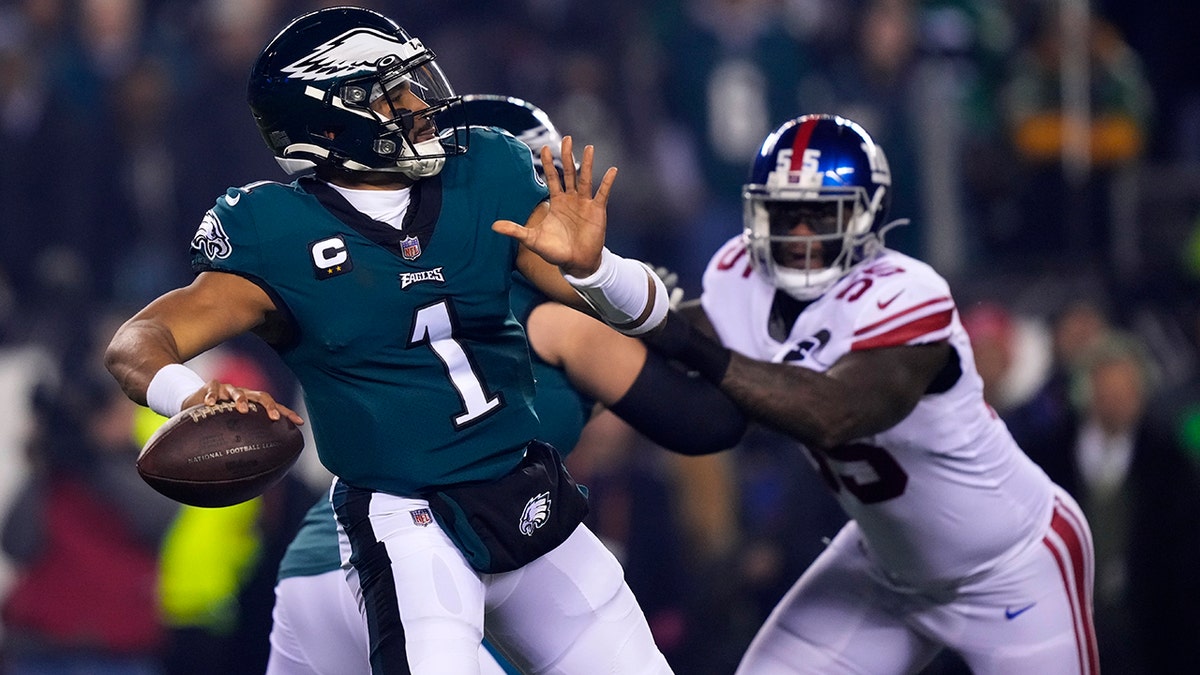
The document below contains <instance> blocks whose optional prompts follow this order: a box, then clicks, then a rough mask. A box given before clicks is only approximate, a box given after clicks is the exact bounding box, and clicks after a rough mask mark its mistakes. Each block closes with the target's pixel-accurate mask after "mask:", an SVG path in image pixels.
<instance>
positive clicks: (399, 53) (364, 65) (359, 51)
mask: <svg viewBox="0 0 1200 675" xmlns="http://www.w3.org/2000/svg"><path fill="white" fill-rule="evenodd" d="M422 51H424V47H423V46H422V45H421V42H420V41H419V40H417V39H416V38H412V39H410V40H409V41H408V42H401V41H399V40H397V39H396V38H394V37H392V36H390V35H388V34H386V33H381V32H379V31H377V30H374V29H372V28H355V29H354V30H350V31H346V32H345V33H342V34H341V35H339V36H337V37H335V38H333V39H332V40H329V41H328V42H325V43H324V44H322V45H320V46H319V47H317V48H316V49H314V50H313V51H312V53H311V54H309V55H308V56H305V57H304V58H302V59H300V60H298V61H296V62H294V63H292V64H291V65H288V66H285V67H284V68H283V69H282V70H283V72H284V73H287V74H288V75H290V76H292V77H294V78H296V79H298V80H306V81H314V82H315V81H319V80H332V79H336V78H340V77H348V76H350V75H354V74H357V73H362V72H372V71H374V70H375V69H376V67H377V65H378V64H379V62H380V59H381V58H386V57H388V56H394V57H398V58H399V59H401V60H407V59H409V58H411V57H413V56H415V55H417V54H419V53H420V52H422ZM384 65H387V64H386V63H385V64H384Z"/></svg>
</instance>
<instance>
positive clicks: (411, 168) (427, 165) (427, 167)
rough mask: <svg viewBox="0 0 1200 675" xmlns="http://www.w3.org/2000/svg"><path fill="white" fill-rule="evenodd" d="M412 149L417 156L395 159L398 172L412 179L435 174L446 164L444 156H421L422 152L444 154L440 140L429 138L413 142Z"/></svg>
mask: <svg viewBox="0 0 1200 675" xmlns="http://www.w3.org/2000/svg"><path fill="white" fill-rule="evenodd" d="M413 149H414V150H416V152H417V157H401V158H400V159H398V160H396V167H397V168H398V169H399V171H400V173H402V174H404V175H405V176H408V177H409V178H412V179H414V180H415V179H419V178H429V177H430V176H436V175H437V174H438V173H439V172H441V170H442V167H443V166H445V164H446V158H445V157H429V158H426V157H422V155H423V154H425V153H429V154H431V155H435V154H444V153H445V152H446V150H445V148H443V147H442V143H441V141H439V140H438V139H436V138H431V139H429V140H427V141H421V142H420V143H415V144H413Z"/></svg>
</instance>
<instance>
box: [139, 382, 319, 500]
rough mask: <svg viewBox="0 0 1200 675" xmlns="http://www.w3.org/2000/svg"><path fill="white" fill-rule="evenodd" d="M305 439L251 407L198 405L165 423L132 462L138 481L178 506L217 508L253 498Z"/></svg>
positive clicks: (297, 453) (292, 461) (272, 480)
mask: <svg viewBox="0 0 1200 675" xmlns="http://www.w3.org/2000/svg"><path fill="white" fill-rule="evenodd" d="M303 449H304V436H303V435H301V433H300V430H299V429H298V428H297V427H296V425H295V424H293V423H292V421H291V420H289V419H287V418H286V417H280V418H279V419H278V420H272V419H271V418H270V417H268V416H267V411H266V408H264V407H263V406H261V405H259V404H256V403H250V411H249V412H246V413H241V412H238V409H237V407H236V406H235V405H234V404H233V402H231V401H223V402H221V403H218V404H217V405H197V406H192V407H191V408H188V409H187V410H184V411H181V412H180V413H179V414H178V415H175V416H174V417H172V418H171V419H169V420H167V421H166V422H165V423H164V424H163V425H162V426H161V427H159V428H158V430H156V431H155V432H154V434H153V435H152V436H150V438H149V439H148V440H147V441H146V445H145V446H144V447H143V448H142V451H141V453H140V454H139V455H138V458H137V470H138V473H139V474H140V475H141V476H142V479H143V480H145V481H146V482H147V483H149V484H150V486H151V487H153V488H154V489H155V490H158V491H159V492H160V493H162V494H164V495H166V496H167V497H170V498H171V499H174V500H175V501H177V502H181V503H183V504H189V505H191V506H205V507H220V506H232V505H234V504H240V503H242V502H244V501H248V500H250V499H253V498H255V497H257V496H259V495H261V494H262V493H263V492H265V491H266V490H267V488H269V487H271V485H273V484H274V483H275V482H276V481H278V480H279V479H280V478H283V476H284V474H286V473H287V472H288V470H289V469H291V468H292V465H293V464H295V463H296V460H297V459H298V458H299V457H300V451H301V450H303Z"/></svg>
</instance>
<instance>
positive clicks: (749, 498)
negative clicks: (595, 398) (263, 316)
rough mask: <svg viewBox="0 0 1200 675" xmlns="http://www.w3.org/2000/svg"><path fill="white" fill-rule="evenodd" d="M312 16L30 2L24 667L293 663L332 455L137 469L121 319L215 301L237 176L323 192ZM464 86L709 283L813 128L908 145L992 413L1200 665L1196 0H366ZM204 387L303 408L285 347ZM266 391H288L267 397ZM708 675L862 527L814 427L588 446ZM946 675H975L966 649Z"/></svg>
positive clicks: (901, 241) (13, 24) (16, 599)
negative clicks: (285, 628)
mask: <svg viewBox="0 0 1200 675" xmlns="http://www.w3.org/2000/svg"><path fill="white" fill-rule="evenodd" d="M329 4H344V3H319V2H304V1H300V0H0V418H2V420H0V514H2V516H3V520H4V526H3V532H2V543H3V556H0V608H2V619H3V621H2V624H0V625H2V632H0V641H2V642H0V656H2V659H0V668H2V669H3V670H2V671H0V672H10V673H68V672H70V673H113V674H114V675H115V674H125V673H129V674H133V673H137V674H146V675H154V674H162V675H177V674H183V673H261V672H262V667H263V664H264V663H265V658H266V650H267V644H266V633H267V630H268V629H269V621H270V606H271V602H272V600H273V595H272V585H273V583H274V575H275V566H276V564H277V562H278V559H279V556H280V555H281V552H282V550H283V547H284V546H285V545H286V543H287V542H288V540H289V539H290V538H291V536H292V533H293V532H294V531H295V528H296V525H297V522H298V519H299V517H300V515H301V514H302V513H303V512H304V510H305V509H306V508H307V507H308V506H309V505H310V504H311V502H312V500H313V499H314V498H315V495H317V494H318V493H319V492H320V491H321V490H322V489H324V488H325V487H326V486H327V482H326V481H327V476H326V475H323V474H322V470H321V469H320V468H319V467H318V466H315V465H314V462H315V458H313V455H314V454H315V453H313V452H311V451H310V452H307V453H306V455H307V457H306V458H305V459H306V460H311V461H307V464H305V465H302V466H301V467H300V468H298V469H297V470H296V471H295V472H293V473H294V475H293V476H290V477H289V478H288V480H287V481H285V482H284V483H283V484H281V485H280V486H278V487H276V488H273V489H272V490H271V491H270V492H268V493H267V494H266V495H264V496H263V497H262V498H260V499H257V500H254V501H253V502H250V503H247V504H246V505H243V506H241V507H235V508H232V509H218V510H213V509H190V508H179V507H177V505H175V504H174V503H173V502H169V501H167V500H166V499H165V498H162V497H160V496H158V495H157V494H156V493H154V492H153V491H151V490H150V489H149V488H148V487H147V486H146V485H144V484H142V483H141V481H140V479H139V478H138V477H137V475H136V473H135V472H134V470H133V459H134V458H135V457H136V454H137V452H138V449H139V448H140V446H141V442H142V441H144V439H145V438H146V436H147V434H148V433H149V431H150V430H151V429H152V428H153V425H154V424H155V420H154V419H152V417H153V416H152V415H148V414H147V413H146V411H144V410H142V409H139V408H138V407H137V406H135V405H133V404H132V403H130V402H129V401H128V400H127V399H125V398H124V396H123V395H122V394H121V393H120V391H119V390H118V389H117V388H116V386H115V384H114V383H113V382H112V380H111V378H110V377H108V376H107V374H106V373H104V372H103V369H102V364H101V361H100V356H99V353H100V350H101V349H102V348H103V346H104V345H105V344H106V343H107V340H108V337H109V336H111V334H112V331H113V329H114V328H115V326H116V325H117V324H116V323H115V322H119V321H121V320H123V319H124V318H127V317H128V316H129V315H130V314H131V313H132V311H134V310H135V309H136V308H138V307H141V306H142V305H143V304H145V303H146V302H147V301H149V300H150V299H152V298H153V297H155V296H157V295H158V294H160V293H161V292H163V291H165V290H167V289H169V288H172V287H174V286H177V285H181V284H184V283H187V281H188V280H189V279H190V276H191V273H190V269H189V267H188V262H189V258H188V253H187V251H188V245H189V242H190V240H191V237H192V235H193V233H194V232H195V229H196V226H197V225H199V223H200V219H201V217H202V216H203V214H204V212H205V211H206V210H207V209H208V208H209V207H210V206H211V205H212V204H213V202H214V200H215V199H216V198H217V197H218V196H219V195H221V194H223V193H224V190H225V188H226V187H228V186H238V185H243V184H246V183H250V182H253V181H257V180H264V179H269V180H286V177H285V176H284V174H283V173H282V171H280V169H279V168H278V166H277V165H276V163H275V161H274V159H273V158H272V156H271V154H270V153H269V152H268V151H267V149H266V147H265V146H264V144H263V142H262V140H261V138H260V137H259V136H258V132H257V130H256V128H255V126H254V123H253V121H252V119H251V117H250V113H249V110H248V108H247V106H246V103H245V88H246V79H247V75H248V69H249V66H250V64H251V63H252V62H253V60H254V58H255V57H256V56H257V54H258V51H259V50H260V49H261V47H262V46H263V45H264V44H265V43H266V42H267V40H269V39H270V37H272V36H273V35H274V34H275V33H276V32H277V31H278V30H279V29H281V28H282V27H283V25H284V24H285V23H286V22H287V20H289V19H290V18H292V17H293V16H295V15H297V14H299V13H301V12H303V11H306V10H310V9H315V8H317V7H319V6H325V5H329ZM357 4H360V5H363V6H367V7H371V8H374V9H377V10H380V11H381V12H383V13H384V14H387V15H389V16H391V17H393V18H395V19H396V20H397V21H398V22H399V23H400V24H401V25H402V26H404V27H405V28H406V29H407V30H408V31H409V32H410V33H412V34H413V35H415V36H417V37H419V38H420V39H421V40H422V41H423V42H424V43H425V44H426V45H428V46H429V47H431V48H432V49H433V50H434V51H435V53H436V54H437V56H438V62H439V63H440V64H441V66H442V68H443V70H444V71H445V72H446V74H447V76H448V77H449V79H450V81H451V82H452V83H453V84H454V86H455V88H456V89H457V90H458V92H459V93H494V94H507V95H512V96H518V97H521V98H524V99H527V100H529V101H531V102H533V103H535V104H536V105H538V106H540V107H542V108H543V109H545V110H546V111H547V112H548V113H549V115H550V117H551V119H552V120H553V121H554V122H555V124H556V125H557V126H558V127H559V129H560V130H561V131H563V132H564V133H568V134H571V135H573V136H574V137H575V138H576V139H577V141H579V142H584V143H592V144H595V146H596V149H597V164H598V165H600V166H602V167H603V166H609V165H615V166H618V167H619V168H620V170H621V172H620V176H619V178H618V179H617V183H616V187H615V191H614V196H613V199H612V202H611V203H610V208H609V243H610V246H611V247H612V248H613V249H614V250H616V251H619V252H621V253H622V254H625V255H629V256H633V257H639V258H641V259H643V260H646V261H649V262H651V263H653V264H656V265H663V266H666V267H668V268H670V269H672V270H675V271H676V272H678V273H679V275H680V279H681V282H682V286H683V288H684V289H685V291H686V292H687V294H688V296H689V297H695V295H696V294H697V293H698V292H699V289H700V276H701V273H702V271H703V269H704V265H705V263H706V262H707V260H708V258H709V256H710V255H711V254H712V252H714V251H715V250H716V248H717V247H718V246H719V245H720V243H722V242H724V241H725V240H726V239H727V238H729V237H731V236H734V235H736V234H737V233H738V232H740V228H741V200H740V187H741V184H742V182H743V181H744V179H745V175H746V172H747V169H748V167H749V163H750V160H751V158H752V157H753V155H754V153H755V150H756V149H757V146H758V144H759V143H760V142H761V141H762V139H763V137H764V136H765V135H766V134H767V133H768V132H769V131H770V130H771V129H773V128H774V127H775V126H777V125H778V124H779V123H781V122H782V121H784V120H786V119H788V118H790V117H793V116H796V115H798V114H801V113H810V112H831V113H838V114H842V115H844V116H847V117H850V118H851V119H854V120H856V121H858V122H859V123H861V124H862V125H863V126H864V127H865V128H866V129H867V130H868V131H869V132H870V133H871V134H872V135H873V136H874V138H875V139H876V140H877V141H878V142H880V143H881V144H882V145H883V147H884V149H885V150H886V151H887V153H888V157H889V159H890V161H891V166H892V170H893V175H894V180H895V185H894V200H893V203H892V211H891V214H892V217H894V218H909V219H911V223H910V224H909V225H907V226H904V227H900V228H896V229H893V230H892V231H891V232H890V234H889V237H888V244H889V245H890V246H892V247H893V248H897V249H899V250H901V251H904V252H905V253H909V254H913V255H916V256H918V257H920V258H923V259H925V260H926V261H928V262H930V263H931V264H932V265H933V266H934V267H935V268H936V269H937V270H938V271H939V272H941V273H942V274H943V275H944V276H946V277H947V278H948V279H950V280H951V283H952V284H953V286H954V287H955V289H956V300H957V302H958V307H959V311H960V313H961V317H962V319H963V322H964V324H965V325H966V327H967V329H968V332H969V333H970V334H971V336H972V340H973V342H974V344H975V349H976V360H977V361H978V362H979V366H980V372H981V374H982V375H983V376H984V378H985V380H986V383H987V393H988V401H989V403H990V404H991V405H992V406H993V407H994V408H995V410H996V412H997V413H998V414H999V415H1000V416H1001V417H1003V418H1004V419H1005V421H1006V422H1007V423H1008V424H1009V427H1010V429H1012V431H1013V433H1014V435H1016V436H1017V439H1018V441H1019V442H1020V443H1021V444H1022V446H1023V447H1024V448H1025V450H1026V451H1027V452H1028V453H1029V454H1030V455H1031V456H1032V457H1033V458H1034V459H1035V460H1037V461H1038V462H1039V463H1040V464H1041V465H1042V466H1043V467H1044V468H1045V469H1046V471H1047V472H1048V473H1050V474H1051V477H1052V478H1054V479H1055V480H1056V481H1058V482H1059V483H1060V484H1061V485H1063V486H1064V487H1066V488H1068V489H1069V490H1070V491H1071V492H1072V493H1073V494H1074V496H1075V497H1076V498H1077V499H1078V500H1079V501H1080V503H1081V504H1082V505H1083V507H1084V509H1085V511H1086V512H1087V514H1088V517H1089V518H1090V520H1091V524H1092V528H1093V534H1094V536H1095V540H1096V550H1097V570H1096V572H1097V577H1096V610H1097V629H1098V632H1099V636H1100V647H1101V660H1102V662H1103V664H1104V668H1105V669H1106V670H1107V671H1108V672H1115V673H1174V672H1181V673H1182V672H1194V670H1193V669H1194V667H1195V664H1196V663H1198V662H1200V574H1197V573H1196V570H1200V311H1198V310H1200V293H1197V291H1198V286H1200V284H1198V281H1200V227H1198V226H1197V224H1198V216H1200V41H1198V40H1196V39H1195V27H1196V26H1197V25H1200V5H1198V4H1196V3H1191V2H1180V1H1179V0H1140V1H1139V2H1133V1H1132V0H1093V1H1092V2H1088V0H656V1H654V2H634V1H633V0H590V1H588V2H583V1H582V0H513V1H512V2H507V3H496V2H482V3H481V2H468V1H465V0H426V1H424V2H421V1H414V0H410V1H408V2H398V1H390V2H389V1H378V2H360V3H357ZM202 360H203V364H201V365H200V366H198V369H199V370H205V369H207V373H208V374H210V375H215V374H217V373H220V374H221V377H222V379H224V380H225V381H229V382H234V383H237V384H243V385H244V386H255V387H256V388H263V389H270V390H271V391H273V392H275V393H276V395H277V397H278V398H280V399H281V400H282V401H283V402H285V403H288V404H289V405H295V406H299V405H300V401H299V399H298V394H297V393H296V391H295V385H294V384H293V383H292V381H291V380H290V378H289V376H288V375H287V374H286V373H285V372H284V371H282V369H281V367H280V365H279V363H278V362H277V361H276V360H275V359H274V356H273V354H271V353H270V352H269V350H267V349H266V348H265V347H264V346H263V345H261V344H259V343H257V342H254V341H247V342H240V341H238V342H234V343H232V344H230V345H228V346H223V347H221V348H219V349H218V350H214V352H211V353H210V354H207V355H205V357H204V358H203V359H202ZM255 383H256V384H255ZM571 464H572V468H573V470H574V471H575V472H576V473H577V474H578V478H579V479H580V482H583V483H586V484H588V485H589V486H590V487H591V494H592V495H593V501H592V507H593V508H592V514H591V516H589V518H590V519H591V521H592V523H591V524H592V525H593V529H594V530H595V531H596V532H597V533H598V534H600V535H601V536H602V537H604V538H605V539H606V541H607V542H608V543H609V545H610V546H611V547H612V548H613V550H614V551H615V552H616V553H617V554H618V555H619V557H621V559H622V560H623V562H624V565H625V569H626V570H627V574H628V578H629V583H630V585H631V586H632V587H633V590H634V591H635V593H636V594H637V595H638V596H639V598H640V600H641V603H642V606H643V608H644V609H645V610H646V613H647V615H648V617H649V618H650V622H651V625H652V627H653V629H654V632H655V635H656V637H657V639H658V641H659V644H660V646H661V647H662V649H663V651H664V653H665V654H666V655H667V656H668V658H669V659H670V661H671V662H672V665H673V666H674V667H675V669H676V671H677V672H679V673H681V674H684V675H693V674H697V675H708V674H712V675H720V674H723V673H731V672H732V671H733V669H734V667H735V666H736V663H737V660H738V658H739V656H740V655H741V653H742V651H744V649H745V647H746V645H747V644H748V642H749V640H750V638H751V636H752V635H753V634H754V631H755V630H756V629H757V628H758V626H759V625H760V624H761V623H762V621H763V620H764V619H765V617H766V613H767V612H768V611H769V609H770V608H771V607H772V606H773V605H774V603H775V602H776V601H777V600H778V598H779V597H780V596H781V595H782V593H783V591H784V590H785V589H786V588H787V587H788V586H789V585H790V584H791V583H792V581H793V580H794V579H795V578H796V577H797V576H798V574H799V573H800V572H801V571H802V570H803V569H804V568H805V567H806V566H807V564H808V563H809V562H810V561H811V560H812V559H813V558H814V557H815V556H816V554H817V553H818V552H819V551H820V550H821V548H822V546H823V538H825V537H830V536H832V535H833V534H834V533H835V532H836V531H837V529H838V528H839V527H840V525H841V524H842V523H843V522H844V516H843V515H842V513H841V512H840V510H838V508H837V506H836V504H835V503H834V502H833V500H832V499H831V498H830V497H829V496H828V495H827V494H826V492H825V491H824V489H823V487H822V485H821V484H820V482H819V480H818V479H817V476H816V474H815V472H813V471H812V470H811V468H810V467H809V466H807V463H806V460H805V459H804V457H803V456H802V455H801V454H800V453H799V452H798V451H797V450H796V448H795V447H794V446H792V445H791V444H789V443H785V442H781V440H780V439H779V438H777V437H776V436H774V435H773V434H771V433H769V432H767V431H763V430H754V431H752V433H750V434H749V435H748V436H747V437H746V439H745V440H744V442H743V443H742V444H741V445H740V446H739V447H737V448H735V449H733V450H731V451H729V452H726V453H722V454H720V455H716V456H711V457H706V458H684V457H677V456H673V455H670V454H668V453H666V452H664V451H662V450H661V449H658V448H655V447H653V446H652V445H650V444H649V442H648V441H645V440H644V439H642V438H640V437H638V436H637V435H636V434H634V433H633V432H632V431H630V430H629V429H628V428H627V427H624V426H622V424H621V423H620V422H619V421H617V420H616V418H615V417H611V416H607V415H606V416H601V417H600V418H598V419H597V420H596V422H595V423H594V424H593V425H592V426H591V427H590V428H589V429H588V431H587V433H586V435H585V438H584V440H583V442H582V443H581V445H580V448H579V449H578V451H577V452H576V453H575V455H574V456H573V457H572V459H571ZM928 672H930V673H935V672H937V673H951V672H961V667H960V666H958V665H956V664H955V663H954V660H953V659H951V658H947V659H943V660H940V661H939V662H938V663H936V664H934V665H933V666H931V667H930V669H929V670H928Z"/></svg>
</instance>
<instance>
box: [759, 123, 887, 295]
mask: <svg viewBox="0 0 1200 675" xmlns="http://www.w3.org/2000/svg"><path fill="white" fill-rule="evenodd" d="M891 184H892V176H891V171H890V170H889V169H888V163H887V158H886V157H885V156H884V154H883V150H882V149H881V148H880V147H879V146H878V145H876V144H875V142H874V141H873V140H871V137H870V136H869V135H868V134H867V132H866V131H864V130H863V129H862V127H860V126H859V125H858V124H855V123H854V122H852V121H850V120H848V119H845V118H842V117H837V116H834V115H804V116H801V117H797V118H795V119H792V120H788V121H787V122H785V123H784V124H783V125H782V126H780V127H779V128H778V129H776V130H775V131H773V132H771V134H770V135H769V136H767V138H766V140H764V141H763V144H762V147H761V148H760V149H759V151H758V155H757V156H756V157H755V159H754V163H753V165H752V166H751V170H750V180H749V182H748V183H747V184H746V185H744V186H743V188H742V202H743V207H744V210H743V221H744V223H743V224H744V229H743V235H742V236H743V239H744V240H745V242H746V245H747V248H748V250H749V251H750V259H751V262H752V264H753V265H754V267H755V269H756V270H757V271H758V272H759V273H761V274H762V275H764V276H765V277H766V278H767V279H769V280H770V281H771V283H772V284H774V285H775V287H776V288H779V289H780V290H782V291H784V292H786V293H788V294H789V295H791V296H793V297H795V298H797V299H799V300H805V301H807V300H813V299H815V298H817V297H819V296H820V295H821V294H822V293H824V292H825V291H826V290H828V289H829V287H830V286H832V285H833V284H834V283H836V282H837V281H838V279H841V278H842V277H843V276H845V275H846V274H847V273H849V272H850V270H852V269H853V268H854V267H855V266H856V265H858V264H859V263H861V262H862V261H864V260H866V259H867V258H869V257H871V256H872V255H873V254H874V253H875V252H876V251H878V249H879V248H880V247H881V246H882V238H881V233H880V230H881V228H882V227H883V225H884V222H885V218H886V217H887V210H888V203H889V201H890V196H891V195H890V189H891ZM801 224H803V227H798V226H799V225H801Z"/></svg>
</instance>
